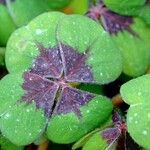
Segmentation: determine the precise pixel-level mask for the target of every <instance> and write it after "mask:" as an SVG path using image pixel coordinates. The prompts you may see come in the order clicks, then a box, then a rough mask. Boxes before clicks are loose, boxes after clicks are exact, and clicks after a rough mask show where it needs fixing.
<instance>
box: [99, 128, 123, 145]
mask: <svg viewBox="0 0 150 150" xmlns="http://www.w3.org/2000/svg"><path fill="white" fill-rule="evenodd" d="M101 134H102V137H103V139H105V140H106V141H107V143H108V144H112V143H114V142H115V141H117V140H118V138H119V136H120V135H121V130H120V129H119V128H107V129H105V130H103V131H102V133H101Z"/></svg>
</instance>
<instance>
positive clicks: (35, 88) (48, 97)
mask: <svg viewBox="0 0 150 150" xmlns="http://www.w3.org/2000/svg"><path fill="white" fill-rule="evenodd" d="M24 79H25V82H24V83H23V85H22V87H23V89H24V90H26V93H25V95H24V96H23V97H22V100H23V101H26V102H27V103H31V102H33V101H34V102H36V106H37V108H42V109H44V110H45V114H46V116H49V115H50V114H51V112H52V107H53V104H54V99H55V97H56V93H57V91H58V87H59V86H58V85H57V84H56V83H54V82H52V81H50V80H47V79H44V78H42V77H40V76H39V75H36V74H33V73H30V72H26V73H25V74H24Z"/></svg>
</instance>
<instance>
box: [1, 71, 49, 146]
mask: <svg viewBox="0 0 150 150" xmlns="http://www.w3.org/2000/svg"><path fill="white" fill-rule="evenodd" d="M22 82H23V79H22V74H21V73H17V74H10V75H7V76H5V77H4V78H3V79H2V80H1V84H0V91H1V94H0V101H1V104H0V116H1V118H0V129H1V132H2V133H3V134H4V135H5V136H6V137H7V138H8V139H9V140H10V141H11V142H13V143H15V144H17V145H26V144H30V143H32V142H33V141H34V140H36V139H37V138H38V136H40V135H41V134H42V133H43V132H44V131H43V130H44V128H45V124H46V121H45V117H44V113H43V111H41V110H38V111H37V109H36V108H35V105H34V104H30V105H27V104H25V103H24V102H21V97H22V96H23V89H22V88H21V84H22ZM14 135H15V137H14Z"/></svg>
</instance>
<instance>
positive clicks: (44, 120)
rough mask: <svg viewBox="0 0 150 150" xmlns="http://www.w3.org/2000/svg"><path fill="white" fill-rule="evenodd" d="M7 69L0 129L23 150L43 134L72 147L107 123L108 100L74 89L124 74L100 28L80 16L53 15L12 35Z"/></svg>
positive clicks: (41, 18)
mask: <svg viewBox="0 0 150 150" xmlns="http://www.w3.org/2000/svg"><path fill="white" fill-rule="evenodd" d="M14 43H15V44H14ZM97 53H99V55H97ZM6 65H7V68H8V70H9V73H10V74H9V75H7V76H6V77H5V78H4V79H2V81H1V85H0V89H1V90H0V95H1V96H0V100H1V101H2V102H4V103H2V107H1V111H0V112H1V113H0V115H1V119H0V128H1V130H2V133H4V134H5V135H6V136H7V137H8V138H9V139H10V140H11V141H13V142H14V143H17V144H21V145H24V144H28V143H31V142H33V141H35V140H36V139H38V138H39V137H40V136H41V135H42V134H43V133H44V132H46V133H47V135H48V137H49V139H51V140H53V141H55V142H59V143H70V142H74V141H75V140H77V139H79V138H80V137H82V136H83V135H84V134H86V133H87V132H88V131H89V130H91V129H93V128H95V127H96V126H97V125H99V124H100V123H102V122H103V121H105V120H106V119H107V118H108V117H109V115H110V113H111V111H112V104H111V102H110V101H109V99H107V98H106V97H102V96H99V95H95V94H92V93H89V92H85V91H81V90H79V89H76V88H74V87H72V83H76V84H77V85H78V84H79V83H88V84H104V83H108V82H111V81H113V80H115V79H116V78H117V77H118V76H119V74H120V73H121V69H122V64H121V55H120V53H119V51H118V49H117V48H116V47H115V45H114V44H113V42H112V41H111V39H110V37H109V35H108V34H107V33H106V32H105V31H104V30H103V29H102V27H99V25H98V24H97V23H95V22H94V21H91V20H90V19H88V18H86V17H84V16H80V15H71V16H66V15H64V14H62V13H57V12H52V13H45V14H43V15H41V16H39V17H37V18H35V19H34V20H33V21H31V22H30V23H29V24H28V25H27V26H25V27H22V28H20V29H18V30H17V31H15V33H14V34H13V35H12V36H11V38H10V40H9V42H8V46H7V51H6ZM5 93H7V94H6V95H5ZM93 118H94V119H93ZM18 120H19V121H18ZM10 122H12V123H11V125H10ZM35 122H36V124H35ZM14 128H15V130H13V129H14ZM15 132H16V133H15ZM14 134H16V135H17V138H16V139H14V138H13V136H14ZM20 137H24V138H20Z"/></svg>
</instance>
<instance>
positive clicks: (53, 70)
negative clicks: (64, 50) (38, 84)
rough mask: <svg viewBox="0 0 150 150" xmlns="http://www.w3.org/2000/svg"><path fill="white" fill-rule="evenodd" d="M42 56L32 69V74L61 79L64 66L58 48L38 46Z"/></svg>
mask: <svg viewBox="0 0 150 150" xmlns="http://www.w3.org/2000/svg"><path fill="white" fill-rule="evenodd" d="M38 48H39V50H40V55H39V56H38V57H37V58H36V60H35V62H34V63H33V67H32V69H31V72H32V73H35V74H38V75H40V76H44V77H49V78H60V77H61V76H62V73H63V66H62V61H61V57H60V54H59V49H58V47H54V48H47V49H46V48H44V47H43V46H42V45H39V44H38Z"/></svg>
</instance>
